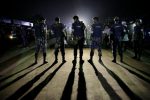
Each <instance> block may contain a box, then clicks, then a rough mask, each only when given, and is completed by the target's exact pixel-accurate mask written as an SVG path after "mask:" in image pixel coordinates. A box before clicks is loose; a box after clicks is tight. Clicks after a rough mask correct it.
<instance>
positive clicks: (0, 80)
mask: <svg viewBox="0 0 150 100" xmlns="http://www.w3.org/2000/svg"><path fill="white" fill-rule="evenodd" d="M34 65H36V64H35V63H32V64H31V65H29V66H28V67H26V68H24V69H22V70H20V71H18V72H15V73H13V74H11V75H9V76H6V77H4V78H2V79H0V83H1V82H2V81H5V80H7V79H8V78H10V77H13V76H15V75H16V74H18V73H20V72H22V71H24V70H26V69H28V68H30V67H32V66H34Z"/></svg>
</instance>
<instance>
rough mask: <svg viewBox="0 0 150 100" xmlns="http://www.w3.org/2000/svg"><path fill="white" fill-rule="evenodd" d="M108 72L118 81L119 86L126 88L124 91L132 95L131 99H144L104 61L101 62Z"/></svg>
mask: <svg viewBox="0 0 150 100" xmlns="http://www.w3.org/2000/svg"><path fill="white" fill-rule="evenodd" d="M100 64H101V65H102V66H103V67H104V68H105V69H106V70H107V72H108V73H109V74H110V75H111V76H112V77H113V78H114V79H115V80H116V81H117V83H118V84H119V86H120V87H121V88H122V89H123V90H124V92H125V93H126V94H127V95H128V96H129V97H130V99H131V100H142V99H141V98H140V97H139V96H138V95H136V94H135V93H134V92H132V90H131V89H130V88H129V87H128V86H127V85H126V84H125V83H124V82H123V81H122V79H120V78H119V77H118V76H117V75H116V74H115V73H114V72H113V71H111V70H110V69H108V68H107V67H106V66H105V65H104V63H103V62H101V63H100Z"/></svg>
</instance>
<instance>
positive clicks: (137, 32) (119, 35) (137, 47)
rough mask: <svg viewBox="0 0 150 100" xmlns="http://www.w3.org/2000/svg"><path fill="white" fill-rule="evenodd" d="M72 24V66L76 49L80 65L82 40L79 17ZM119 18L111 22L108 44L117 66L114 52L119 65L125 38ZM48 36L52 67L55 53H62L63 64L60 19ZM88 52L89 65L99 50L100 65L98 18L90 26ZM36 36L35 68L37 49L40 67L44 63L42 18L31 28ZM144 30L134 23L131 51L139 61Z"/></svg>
mask: <svg viewBox="0 0 150 100" xmlns="http://www.w3.org/2000/svg"><path fill="white" fill-rule="evenodd" d="M73 20H74V22H73V23H72V37H73V44H74V47H73V48H74V60H73V61H72V63H76V61H77V49H78V48H79V59H80V60H79V62H80V63H83V62H84V60H83V59H82V57H83V47H84V40H85V35H84V33H85V29H86V26H85V24H84V23H83V22H82V21H80V20H79V17H78V16H74V17H73ZM120 22H121V21H120V19H119V17H115V18H114V24H113V25H112V26H111V28H110V32H111V34H110V41H111V43H112V51H113V60H112V62H114V63H116V56H117V51H118V54H119V55H120V62H123V42H122V41H123V38H124V36H125V35H126V34H127V31H128V30H127V28H126V26H124V25H123V24H121V23H120ZM50 30H51V32H52V33H53V34H54V36H55V38H56V41H55V50H54V54H55V63H57V62H58V53H59V50H60V51H61V55H62V62H66V60H65V45H64V40H65V39H66V40H67V38H66V34H67V32H66V30H65V25H64V24H62V23H61V22H60V18H58V17H56V18H55V22H54V23H53V24H52V25H51V27H50ZM91 31H92V33H91V41H92V42H91V47H90V48H91V51H90V59H89V60H88V62H92V60H93V56H94V51H95V49H97V50H98V56H99V62H101V61H102V60H101V56H102V51H101V49H102V34H103V32H102V31H103V26H102V24H101V23H100V21H99V18H98V17H94V18H93V24H92V25H91ZM34 32H35V40H36V49H35V64H36V63H37V59H38V53H39V51H40V49H42V52H43V63H47V61H46V48H47V47H46V46H47V37H46V36H47V35H46V33H47V25H46V19H44V18H43V17H41V18H39V19H38V20H37V22H36V23H35V25H34ZM143 38H144V35H143V28H142V26H141V23H140V20H136V26H135V27H134V38H133V39H134V51H135V56H134V57H133V58H135V59H138V60H140V57H141V53H142V47H141V45H142V41H143Z"/></svg>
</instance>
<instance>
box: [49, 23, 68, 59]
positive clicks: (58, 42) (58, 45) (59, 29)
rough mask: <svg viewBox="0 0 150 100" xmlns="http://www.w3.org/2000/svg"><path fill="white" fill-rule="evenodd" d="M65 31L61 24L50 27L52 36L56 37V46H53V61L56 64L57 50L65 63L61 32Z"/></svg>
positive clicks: (62, 34) (63, 36)
mask: <svg viewBox="0 0 150 100" xmlns="http://www.w3.org/2000/svg"><path fill="white" fill-rule="evenodd" d="M64 29H65V26H64V25H63V24H62V23H57V24H56V23H54V24H52V25H51V30H52V32H53V33H54V36H55V37H56V44H55V51H54V54H55V61H56V62H57V60H58V58H57V56H58V52H59V48H60V51H61V54H62V61H63V62H64V61H65V45H64V38H65V35H64V32H63V30H64Z"/></svg>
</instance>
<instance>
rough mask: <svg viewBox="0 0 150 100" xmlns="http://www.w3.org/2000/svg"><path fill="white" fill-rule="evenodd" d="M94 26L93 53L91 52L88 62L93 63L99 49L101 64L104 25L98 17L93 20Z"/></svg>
mask: <svg viewBox="0 0 150 100" xmlns="http://www.w3.org/2000/svg"><path fill="white" fill-rule="evenodd" d="M93 21H94V24H93V25H92V31H93V33H92V34H91V39H92V44H91V52H90V59H89V60H88V62H90V63H91V62H92V59H93V56H94V50H95V49H98V56H99V62H101V61H102V60H101V56H102V52H101V44H102V24H101V23H100V22H99V18H98V17H94V18H93Z"/></svg>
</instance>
